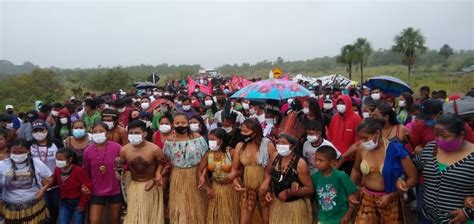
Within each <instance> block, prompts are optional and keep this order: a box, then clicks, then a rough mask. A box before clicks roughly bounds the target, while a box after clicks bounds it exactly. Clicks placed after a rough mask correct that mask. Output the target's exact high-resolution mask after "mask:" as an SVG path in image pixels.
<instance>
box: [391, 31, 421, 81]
mask: <svg viewBox="0 0 474 224" xmlns="http://www.w3.org/2000/svg"><path fill="white" fill-rule="evenodd" d="M394 40H395V45H393V46H392V51H395V52H399V53H401V54H402V62H403V64H405V65H407V66H408V80H409V81H411V73H412V69H413V65H415V63H416V54H418V53H420V54H423V53H425V52H426V50H427V48H426V47H425V37H424V36H423V35H422V34H421V32H420V30H419V29H416V30H415V29H413V28H412V27H408V28H406V29H404V30H403V31H402V32H401V33H400V34H398V35H396V36H395V38H394Z"/></svg>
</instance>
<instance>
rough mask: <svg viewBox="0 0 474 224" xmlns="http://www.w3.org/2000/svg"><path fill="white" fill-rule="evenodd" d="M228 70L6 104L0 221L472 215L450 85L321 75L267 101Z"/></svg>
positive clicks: (467, 155) (473, 199) (472, 166)
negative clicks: (150, 85) (207, 88)
mask: <svg viewBox="0 0 474 224" xmlns="http://www.w3.org/2000/svg"><path fill="white" fill-rule="evenodd" d="M228 84H229V82H228V81H225V80H224V81H223V82H221V83H218V82H216V83H213V90H212V94H209V93H204V92H202V91H200V88H199V87H200V86H199V85H197V86H195V87H194V91H193V92H192V93H188V92H187V89H188V88H186V82H184V81H183V82H180V81H175V82H173V83H172V84H170V85H167V86H165V87H157V88H154V89H150V90H143V91H139V92H137V91H136V90H135V91H131V92H129V93H125V92H123V91H121V92H118V93H112V94H102V95H96V94H94V93H86V94H85V95H84V96H81V97H79V96H78V97H77V98H76V97H72V98H71V99H70V100H66V101H64V102H61V103H59V102H57V103H52V104H47V103H42V102H38V103H37V104H36V108H34V109H32V110H30V111H27V112H23V113H19V112H18V111H15V107H14V105H6V106H5V113H3V114H1V115H0V127H1V128H0V159H1V161H0V189H1V191H2V192H1V201H2V204H1V207H0V208H1V209H0V214H1V216H2V218H3V219H4V222H5V223H7V224H8V223H54V224H55V223H64V224H66V223H70V222H73V223H75V224H82V223H86V222H87V223H91V224H96V223H103V220H104V216H105V215H104V214H107V217H106V219H107V221H106V222H107V223H112V224H114V223H116V224H118V223H121V222H123V223H130V224H139V223H140V224H142V223H150V224H152V223H157V224H158V223H159V224H161V223H171V224H190V223H197V224H204V223H209V224H222V223H229V224H236V223H241V224H250V223H274V224H279V223H281V224H288V223H295V224H300V223H301V224H306V223H322V224H332V223H352V222H354V223H361V224H367V223H374V224H375V223H415V222H417V223H466V222H468V223H474V222H473V221H472V220H474V213H473V211H474V210H473V208H474V184H473V180H474V172H472V170H474V145H473V144H472V143H473V142H474V135H473V132H472V128H474V122H473V121H474V119H472V118H471V119H470V118H465V117H464V118H463V117H460V116H459V115H456V114H448V113H444V112H443V104H445V103H446V102H448V101H450V100H455V99H456V97H448V96H447V94H446V91H442V90H441V91H437V92H434V91H433V92H430V89H429V88H428V87H426V86H424V87H422V88H421V89H420V92H419V94H416V95H418V96H417V98H416V97H415V96H414V95H412V94H410V93H402V94H401V95H400V96H397V97H394V96H390V95H388V94H386V93H384V92H383V91H381V90H380V89H376V88H372V89H368V88H363V87H360V88H358V87H351V88H349V89H348V90H344V91H347V93H344V91H343V90H340V89H338V88H337V87H334V86H322V85H321V82H318V83H317V84H315V85H314V86H311V87H310V86H308V85H309V84H308V83H300V84H301V85H303V86H306V87H310V89H311V91H313V92H314V94H312V95H311V96H305V97H297V98H292V99H283V100H280V101H275V100H272V101H265V100H248V99H238V98H230V96H231V95H232V93H233V92H234V91H235V90H234V89H233V88H232V87H231V86H229V85H228ZM467 95H468V97H474V91H471V92H469V93H467ZM411 201H412V202H413V201H416V208H417V209H416V211H417V214H418V219H417V220H418V221H414V220H407V218H406V217H407V214H406V211H407V210H408V209H407V208H406V205H407V204H408V203H409V202H411Z"/></svg>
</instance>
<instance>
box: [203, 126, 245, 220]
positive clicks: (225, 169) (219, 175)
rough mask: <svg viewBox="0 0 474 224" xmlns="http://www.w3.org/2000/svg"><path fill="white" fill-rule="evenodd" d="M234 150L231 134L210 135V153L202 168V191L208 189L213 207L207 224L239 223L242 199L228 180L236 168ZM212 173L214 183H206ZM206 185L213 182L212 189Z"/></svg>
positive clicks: (206, 156)
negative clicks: (228, 176) (234, 166)
mask: <svg viewBox="0 0 474 224" xmlns="http://www.w3.org/2000/svg"><path fill="white" fill-rule="evenodd" d="M233 153H234V150H233V149H232V148H231V147H229V135H228V134H227V132H226V131H225V130H224V129H222V128H217V129H214V130H212V131H211V132H210V133H209V151H207V152H206V154H205V155H204V157H203V158H202V160H201V163H200V165H199V172H200V173H201V176H200V178H199V186H198V187H199V188H201V189H206V191H207V194H208V198H209V204H208V208H207V223H209V224H218V223H232V224H237V223H239V198H238V194H237V191H235V189H234V186H233V185H232V182H231V181H230V180H229V179H228V178H227V175H228V174H229V173H230V171H231V168H232V155H233ZM208 173H211V178H210V180H206V179H207V177H208ZM206 183H210V186H208V185H207V184H206Z"/></svg>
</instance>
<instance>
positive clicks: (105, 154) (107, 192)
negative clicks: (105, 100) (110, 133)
mask: <svg viewBox="0 0 474 224" xmlns="http://www.w3.org/2000/svg"><path fill="white" fill-rule="evenodd" d="M107 129H108V126H107V125H106V124H105V123H103V122H100V123H97V124H95V125H94V126H93V127H92V135H91V138H92V141H93V144H91V145H89V146H88V147H87V148H86V150H85V151H84V159H83V163H84V164H83V169H84V172H85V173H86V175H87V177H89V178H90V179H91V180H92V184H93V188H92V198H91V202H90V204H91V205H90V209H89V221H90V223H91V224H98V223H101V218H102V212H103V210H104V207H105V205H106V204H108V205H109V206H110V223H112V224H118V223H119V222H120V208H121V205H122V195H121V194H120V184H119V181H118V180H117V178H116V177H115V172H114V168H115V158H117V157H119V153H120V145H119V144H117V143H115V142H113V141H110V140H107V137H106V133H107Z"/></svg>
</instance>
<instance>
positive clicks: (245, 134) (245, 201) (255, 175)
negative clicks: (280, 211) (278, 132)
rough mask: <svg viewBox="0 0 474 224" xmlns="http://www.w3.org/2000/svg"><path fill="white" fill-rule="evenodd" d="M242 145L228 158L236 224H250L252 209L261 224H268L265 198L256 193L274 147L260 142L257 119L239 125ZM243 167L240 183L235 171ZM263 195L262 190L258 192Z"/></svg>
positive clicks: (259, 128) (260, 133)
mask: <svg viewBox="0 0 474 224" xmlns="http://www.w3.org/2000/svg"><path fill="white" fill-rule="evenodd" d="M240 132H241V135H242V142H240V143H239V144H237V146H236V148H235V152H234V157H233V158H232V171H231V173H230V174H229V176H228V178H229V179H231V180H233V183H234V185H235V188H236V190H237V191H239V192H240V223H242V224H244V223H247V224H248V223H251V220H252V216H253V213H254V211H255V208H256V207H258V208H259V210H260V211H261V214H260V216H261V217H260V218H261V220H262V223H268V221H269V220H268V219H269V206H268V201H266V199H265V195H264V194H263V195H262V194H259V193H258V191H259V189H260V187H261V186H262V184H263V181H264V178H265V167H266V166H267V165H268V161H269V160H270V155H273V154H274V153H275V147H274V146H273V144H272V143H271V142H270V140H269V139H267V138H263V133H262V127H261V126H260V122H259V121H258V120H257V119H252V118H251V119H248V120H245V121H244V122H243V123H242V125H241V131H240ZM240 166H242V167H243V177H242V178H243V181H241V180H240V178H238V177H239V173H240V172H239V167H240ZM262 193H266V189H262Z"/></svg>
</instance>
